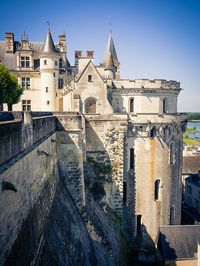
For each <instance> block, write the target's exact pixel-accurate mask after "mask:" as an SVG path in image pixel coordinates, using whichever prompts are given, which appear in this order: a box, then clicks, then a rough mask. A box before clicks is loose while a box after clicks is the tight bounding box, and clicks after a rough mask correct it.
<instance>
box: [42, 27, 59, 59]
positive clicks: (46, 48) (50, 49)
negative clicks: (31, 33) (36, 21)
mask: <svg viewBox="0 0 200 266" xmlns="http://www.w3.org/2000/svg"><path fill="white" fill-rule="evenodd" d="M41 55H57V52H56V49H55V45H54V42H53V38H52V36H51V32H50V29H49V30H48V32H47V35H46V38H45V41H44V44H43V47H42V51H41Z"/></svg>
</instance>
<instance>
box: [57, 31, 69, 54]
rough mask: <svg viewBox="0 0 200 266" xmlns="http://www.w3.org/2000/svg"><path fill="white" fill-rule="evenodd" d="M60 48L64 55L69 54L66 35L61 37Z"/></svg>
mask: <svg viewBox="0 0 200 266" xmlns="http://www.w3.org/2000/svg"><path fill="white" fill-rule="evenodd" d="M58 47H59V48H60V52H64V53H66V52H67V46H66V35H65V33H63V34H61V35H59V41H58Z"/></svg>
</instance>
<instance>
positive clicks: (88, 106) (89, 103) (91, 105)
mask: <svg viewBox="0 0 200 266" xmlns="http://www.w3.org/2000/svg"><path fill="white" fill-rule="evenodd" d="M85 113H86V114H96V100H95V99H92V98H89V99H87V100H86V102H85Z"/></svg>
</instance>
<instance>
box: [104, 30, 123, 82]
mask: <svg viewBox="0 0 200 266" xmlns="http://www.w3.org/2000/svg"><path fill="white" fill-rule="evenodd" d="M103 66H104V67H105V78H107V79H119V78H120V63H119V60H118V58H117V53H116V50H115V45H114V42H113V38H112V35H111V32H110V34H109V38H108V44H107V48H106V52H105V56H104V60H103Z"/></svg>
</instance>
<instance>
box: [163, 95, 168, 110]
mask: <svg viewBox="0 0 200 266" xmlns="http://www.w3.org/2000/svg"><path fill="white" fill-rule="evenodd" d="M163 113H167V98H164V99H163Z"/></svg>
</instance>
